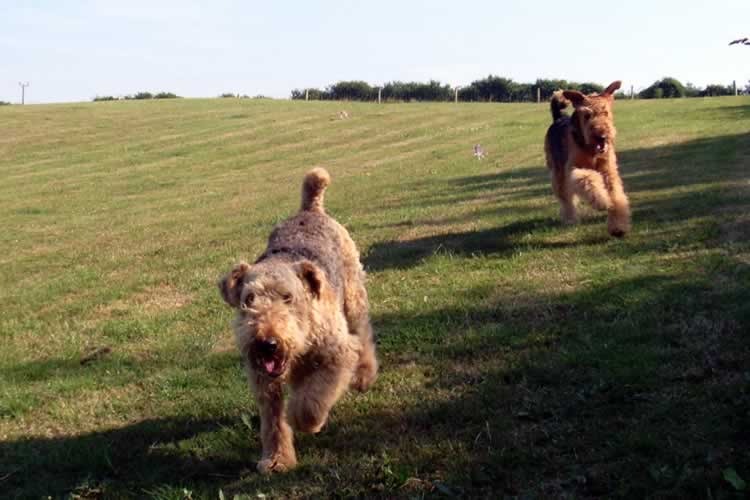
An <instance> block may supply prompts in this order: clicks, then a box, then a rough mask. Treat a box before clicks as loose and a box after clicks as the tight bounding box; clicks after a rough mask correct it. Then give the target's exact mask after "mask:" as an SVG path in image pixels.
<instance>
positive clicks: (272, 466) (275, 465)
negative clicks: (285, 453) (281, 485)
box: [257, 457, 297, 474]
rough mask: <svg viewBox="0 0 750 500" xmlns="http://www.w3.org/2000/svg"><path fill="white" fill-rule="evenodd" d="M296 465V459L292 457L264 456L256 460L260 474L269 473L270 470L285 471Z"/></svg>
mask: <svg viewBox="0 0 750 500" xmlns="http://www.w3.org/2000/svg"><path fill="white" fill-rule="evenodd" d="M296 465H297V459H295V458H294V457H273V458H264V459H263V460H261V461H260V462H258V466H257V469H258V472H260V473H261V474H271V473H272V472H287V471H288V470H291V469H293V468H294V467H295V466H296Z"/></svg>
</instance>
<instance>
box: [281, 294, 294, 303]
mask: <svg viewBox="0 0 750 500" xmlns="http://www.w3.org/2000/svg"><path fill="white" fill-rule="evenodd" d="M281 298H282V299H283V300H284V304H291V303H292V294H291V293H285V294H283V295H282V296H281Z"/></svg>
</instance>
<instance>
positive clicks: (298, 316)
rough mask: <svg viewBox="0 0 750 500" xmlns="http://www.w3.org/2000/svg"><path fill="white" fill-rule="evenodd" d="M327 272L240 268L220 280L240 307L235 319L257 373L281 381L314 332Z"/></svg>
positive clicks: (305, 265) (303, 266)
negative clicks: (313, 316)
mask: <svg viewBox="0 0 750 500" xmlns="http://www.w3.org/2000/svg"><path fill="white" fill-rule="evenodd" d="M323 286H324V282H323V274H322V272H321V271H320V269H318V268H317V267H316V266H315V265H314V264H312V263H310V262H308V261H304V262H301V263H295V264H282V265H279V264H278V263H276V264H275V265H266V264H265V263H263V262H261V263H259V264H256V265H254V266H250V265H249V264H246V263H244V262H241V263H240V264H238V265H236V266H235V267H234V269H232V271H231V272H230V273H229V274H228V275H227V276H225V277H224V278H223V279H222V280H221V281H220V282H219V289H220V291H221V295H222V297H223V298H224V300H225V301H226V302H227V304H229V305H230V306H232V307H234V308H235V309H237V312H238V314H237V318H236V319H235V321H234V328H235V334H236V336H237V344H238V347H239V349H240V352H241V354H242V356H243V357H244V358H245V359H246V360H247V361H248V362H249V363H250V365H251V366H252V368H253V369H254V370H255V371H256V373H260V374H263V375H265V376H268V377H270V378H277V377H280V376H281V375H283V374H284V373H285V372H286V369H287V366H288V365H289V362H290V361H291V359H292V358H293V357H294V356H295V354H296V353H298V352H299V351H300V350H301V348H302V346H303V344H304V342H305V335H306V332H307V330H308V328H309V314H308V311H309V310H310V309H311V304H312V302H313V301H315V300H318V299H319V297H320V293H321V289H322V287H323Z"/></svg>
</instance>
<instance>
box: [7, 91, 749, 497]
mask: <svg viewBox="0 0 750 500" xmlns="http://www.w3.org/2000/svg"><path fill="white" fill-rule="evenodd" d="M340 110H347V111H348V112H349V113H350V115H351V117H350V118H349V119H346V120H339V119H335V117H336V116H337V114H338V111H340ZM616 115H617V118H616V122H617V126H618V130H619V139H618V152H619V158H620V165H621V171H622V174H623V178H624V181H625V185H626V189H627V190H628V192H629V194H630V196H631V202H632V206H633V233H632V234H631V235H630V236H628V237H627V238H626V239H624V240H614V239H610V238H609V237H608V236H607V233H606V223H605V219H606V217H605V215H602V214H599V213H595V212H592V211H590V210H584V211H583V217H582V222H581V224H580V225H578V226H576V227H563V226H561V225H560V223H559V222H558V220H557V210H558V207H557V203H556V202H555V200H554V199H553V197H552V195H551V191H550V187H549V183H548V177H547V172H546V168H545V167H544V163H543V161H544V160H543V147H542V143H543V136H544V132H545V130H546V127H547V126H548V124H549V122H550V118H549V113H548V110H547V106H546V105H532V104H518V105H512V104H507V105H503V104H460V105H453V104H403V105H383V106H378V105H374V104H354V103H304V102H283V101H276V102H275V101H266V100H234V99H222V100H219V99H212V100H171V101H170V100H168V101H152V102H133V101H131V102H104V103H96V104H93V103H89V104H66V105H40V106H26V107H20V106H7V107H4V108H2V109H0V217H1V218H0V311H1V318H0V496H2V497H39V496H47V495H51V496H53V497H57V496H67V495H70V496H71V497H74V498H78V497H81V498H95V497H100V496H101V497H108V498H118V497H132V498H143V497H150V498H157V499H167V498H219V494H220V491H221V492H222V494H223V495H224V496H225V497H226V498H231V497H232V496H233V495H238V494H246V495H249V497H250V498H263V495H265V497H266V498H277V497H282V498H283V497H334V496H338V497H351V496H364V497H372V496H374V497H378V496H381V497H389V498H392V497H406V498H409V497H413V498H421V497H472V498H474V497H490V498H498V497H502V496H510V497H513V496H519V497H523V498H560V497H563V498H565V497H569V498H585V497H594V498H598V497H623V498H624V497H627V498H634V497H636V498H637V497H654V498H685V497H698V498H713V499H720V498H740V497H744V495H745V494H747V492H748V491H750V485H745V490H744V492H743V491H742V488H743V484H742V480H744V481H746V482H750V447H748V443H749V442H750V342H748V335H749V333H748V332H750V242H749V240H748V237H749V236H750V171H749V170H748V169H749V168H750V98H747V97H739V98H718V99H691V100H664V101H660V102H655V101H654V102H646V101H640V102H638V101H636V102H620V101H618V103H617V104H616ZM475 143H481V144H482V145H483V147H484V149H485V150H486V152H487V158H486V159H485V160H482V161H477V160H476V159H474V158H473V156H472V146H473V145H474V144H475ZM314 165H322V166H325V167H326V168H328V170H329V171H330V172H331V174H332V176H333V184H332V186H331V187H330V188H329V190H328V195H327V207H328V210H329V212H330V213H332V214H333V215H334V216H335V217H336V218H337V219H338V220H339V221H340V222H342V223H343V224H344V225H345V226H346V227H347V228H348V229H349V231H350V232H351V234H352V236H353V237H354V239H355V241H357V243H358V244H359V246H360V249H361V251H362V255H363V260H364V264H365V267H366V269H367V270H368V272H369V277H370V280H369V292H370V299H371V304H372V312H373V321H374V325H375V328H376V332H377V335H378V342H379V352H380V358H381V363H382V372H381V376H380V378H379V379H378V381H377V383H376V384H375V386H374V388H373V389H372V390H371V391H370V392H368V393H366V394H364V395H353V394H350V395H347V396H346V397H345V398H344V399H343V400H342V401H341V402H340V403H339V404H338V406H337V407H336V408H335V409H334V411H333V413H332V417H331V420H330V423H329V424H328V426H327V427H326V428H325V430H324V432H323V433H321V434H320V435H317V436H304V435H303V436H298V439H297V449H298V454H299V458H300V467H299V468H298V469H296V470H295V471H293V472H291V473H289V474H287V475H279V476H273V477H270V478H269V477H262V476H259V475H258V474H257V473H256V472H255V460H256V459H257V458H258V457H259V454H260V443H259V436H258V432H259V421H258V418H257V413H256V410H255V407H254V403H253V401H252V397H251V396H250V394H249V392H248V390H247V388H246V385H245V380H244V378H243V374H242V372H241V370H240V366H239V359H238V356H237V354H236V353H235V352H234V350H233V340H232V334H231V330H230V325H229V323H230V320H231V317H232V312H231V311H230V309H229V308H228V307H226V306H225V305H224V304H223V303H222V301H221V299H220V297H219V295H218V292H217V289H216V286H215V283H216V280H217V279H218V277H219V276H220V275H221V274H222V273H224V272H226V271H227V270H228V269H229V268H230V266H231V265H232V263H233V262H235V261H236V260H239V259H241V258H244V259H247V260H250V259H253V258H254V257H255V256H256V255H257V254H258V253H259V252H260V251H261V250H262V249H263V248H264V245H265V240H266V237H267V235H268V234H269V232H270V229H271V228H272V226H273V224H274V223H276V222H278V221H280V220H282V219H283V218H285V217H287V216H289V215H290V214H292V213H293V212H294V211H295V210H296V209H297V207H298V204H299V186H300V182H301V179H302V175H303V173H304V172H305V171H306V170H307V169H309V168H310V167H311V166H314ZM105 348H106V349H105ZM97 349H98V350H99V351H97ZM82 360H83V361H84V363H82V362H81V361H82Z"/></svg>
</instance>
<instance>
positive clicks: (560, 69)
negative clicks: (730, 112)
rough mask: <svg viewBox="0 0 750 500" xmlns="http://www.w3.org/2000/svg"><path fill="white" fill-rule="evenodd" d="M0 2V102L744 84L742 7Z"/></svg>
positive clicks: (375, 0)
mask: <svg viewBox="0 0 750 500" xmlns="http://www.w3.org/2000/svg"><path fill="white" fill-rule="evenodd" d="M2 3H3V5H2V11H1V14H0V100H4V101H10V102H18V101H19V100H20V88H19V86H18V82H19V81H29V82H31V86H30V87H29V88H28V89H27V102H32V103H39V102H68V101H86V100H90V99H91V98H93V97H94V96H96V95H123V94H129V93H134V92H137V91H140V90H150V91H161V90H165V91H172V92H175V93H177V94H179V95H182V96H186V97H212V96H216V95H218V94H220V93H222V92H235V93H236V92H239V93H243V94H249V95H257V94H263V95H268V96H273V97H288V96H289V94H290V91H291V90H292V89H293V88H298V87H304V86H316V87H324V86H325V85H327V84H329V83H334V82H336V81H339V80H344V79H347V80H348V79H361V80H366V81H368V82H370V83H373V84H376V83H382V82H385V81H391V80H419V81H427V80H429V79H431V78H434V79H438V80H440V81H442V82H445V83H450V84H452V85H461V84H468V83H470V82H471V81H472V80H474V79H477V78H483V77H485V76H487V75H488V74H490V73H492V74H497V75H500V76H506V77H510V78H513V79H514V80H516V81H522V82H526V81H533V80H535V79H536V78H537V77H555V78H565V79H568V80H576V81H594V82H599V83H602V84H606V83H609V82H610V81H612V80H615V79H621V80H623V82H624V86H625V88H629V87H630V85H633V86H634V87H635V88H636V90H638V89H639V88H642V87H645V86H648V85H649V84H650V83H652V82H653V81H654V80H656V79H657V78H660V77H662V76H674V77H676V78H678V79H680V80H681V81H683V82H692V83H694V84H696V85H699V86H703V85H706V84H708V83H723V84H728V83H731V81H732V80H737V82H738V84H740V83H742V84H743V86H744V84H745V83H746V82H747V81H748V80H749V79H750V47H738V46H732V47H729V46H728V45H727V44H728V42H729V41H730V40H732V39H734V38H737V37H741V36H743V37H744V36H750V0H727V1H723V2H697V1H696V2H693V1H690V0H683V1H680V2H677V1H671V0H665V1H650V2H646V1H640V0H632V1H629V2H605V1H600V2H579V3H576V2H551V1H546V0H537V1H533V2H532V1H523V2H521V1H510V2H500V1H472V0H464V1H455V0H454V1H452V2H449V1H442V0H432V1H409V0H401V1H392V0H371V1H368V2H358V1H348V2H347V1H343V0H340V1H336V0H327V1H315V0H308V1H305V2H285V1H276V2H270V1H267V2H255V1H224V0H213V1H210V2H209V1H205V2H194V1H190V0H181V1H158V0H152V1H143V0H129V1H127V2H121V1H118V2H114V1H113V2H105V1H99V2H95V1H88V2H85V1H63V0H61V1H51V0H50V1H22V0H4V1H3V2H2ZM8 4H10V5H8ZM584 5H586V6H587V7H584ZM593 5H598V7H593Z"/></svg>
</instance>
